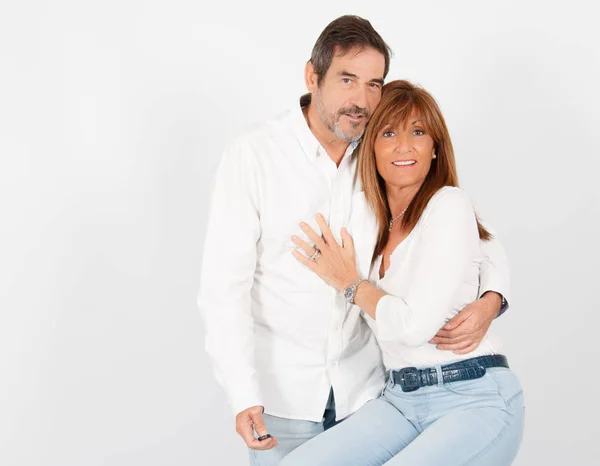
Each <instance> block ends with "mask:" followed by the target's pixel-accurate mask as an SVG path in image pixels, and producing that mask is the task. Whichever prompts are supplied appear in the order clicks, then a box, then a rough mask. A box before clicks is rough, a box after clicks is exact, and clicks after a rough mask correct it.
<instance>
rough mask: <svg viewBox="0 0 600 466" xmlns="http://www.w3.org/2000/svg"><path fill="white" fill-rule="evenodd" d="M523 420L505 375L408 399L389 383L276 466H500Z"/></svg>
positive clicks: (493, 371)
mask: <svg viewBox="0 0 600 466" xmlns="http://www.w3.org/2000/svg"><path fill="white" fill-rule="evenodd" d="M439 367H440V366H437V367H436V369H437V368H439ZM439 373H440V376H439V377H438V380H440V381H441V379H442V378H441V369H439ZM523 418H524V406H523V392H522V389H521V385H520V384H519V381H518V379H517V377H516V376H515V375H514V373H513V372H512V371H511V370H510V369H506V368H500V367H494V368H490V369H488V370H487V373H486V375H484V376H483V377H482V378H480V379H475V380H466V381H462V382H452V383H448V384H441V383H439V384H438V385H436V386H429V387H424V388H420V389H419V390H416V391H414V392H403V391H402V388H401V387H400V386H399V385H395V384H394V382H393V381H392V380H391V379H390V380H389V381H388V384H387V386H386V388H385V391H384V393H383V395H382V396H381V397H379V398H378V399H376V400H372V401H369V402H368V403H367V404H366V405H365V406H363V407H362V408H361V409H360V410H358V411H357V412H356V413H354V414H353V415H352V416H350V417H349V418H348V419H346V420H345V421H344V422H343V423H341V424H340V425H338V426H336V427H335V428H333V429H330V430H328V431H327V432H325V433H324V434H322V435H319V436H318V437H315V438H314V439H313V440H311V441H310V442H307V443H305V444H304V445H302V446H300V447H299V448H297V449H295V450H294V451H293V452H292V453H291V454H290V455H289V456H288V457H287V458H285V459H284V460H283V461H282V463H281V466H284V465H285V466H337V465H339V466H366V465H370V466H377V465H382V464H384V463H385V465H386V466H392V465H393V466H440V465H443V466H464V465H469V466H507V465H510V464H511V463H512V461H513V460H514V458H515V456H516V454H517V450H518V448H519V445H520V443H521V437H522V435H523Z"/></svg>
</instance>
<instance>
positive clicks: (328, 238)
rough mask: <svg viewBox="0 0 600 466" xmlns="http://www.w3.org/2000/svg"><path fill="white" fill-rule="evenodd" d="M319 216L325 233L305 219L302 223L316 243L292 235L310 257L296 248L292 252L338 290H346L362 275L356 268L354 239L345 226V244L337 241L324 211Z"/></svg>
mask: <svg viewBox="0 0 600 466" xmlns="http://www.w3.org/2000/svg"><path fill="white" fill-rule="evenodd" d="M316 219H317V224H318V225H319V228H320V229H321V232H322V233H323V236H319V235H318V234H317V233H315V231H314V230H313V229H312V228H311V227H310V225H308V224H306V223H304V222H302V223H301V224H300V228H301V229H302V231H304V233H306V235H307V236H308V237H309V238H310V240H311V241H312V242H313V243H314V246H311V245H310V244H308V243H306V242H305V241H303V240H302V239H300V238H298V237H297V236H295V235H294V236H292V241H293V242H294V243H295V244H296V245H297V246H298V247H299V248H300V249H302V250H303V251H304V252H305V253H306V254H307V255H308V256H309V257H306V256H304V255H303V254H301V253H300V252H299V251H298V250H293V251H292V254H293V255H294V257H295V258H296V259H298V260H299V261H300V262H302V263H303V264H304V265H306V266H307V267H308V268H310V269H311V270H312V271H313V272H315V273H316V274H317V275H318V276H319V277H321V278H322V279H323V280H325V282H326V283H327V284H328V285H331V286H332V287H334V288H335V289H336V290H338V291H344V290H345V289H346V288H348V287H349V286H350V285H352V283H354V282H355V281H356V280H357V279H358V278H359V277H360V275H359V273H358V270H357V267H356V256H355V253H354V242H353V241H352V237H351V236H350V234H349V233H348V231H347V230H346V229H345V228H342V244H341V245H340V244H338V242H337V241H336V240H335V238H334V237H333V234H332V233H331V230H330V228H329V225H327V222H326V221H325V218H324V217H323V216H322V215H321V214H317V215H316ZM317 251H318V252H317Z"/></svg>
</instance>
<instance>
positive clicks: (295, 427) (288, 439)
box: [249, 390, 338, 466]
mask: <svg viewBox="0 0 600 466" xmlns="http://www.w3.org/2000/svg"><path fill="white" fill-rule="evenodd" d="M263 417H264V419H265V424H266V425H267V429H268V430H269V433H270V434H271V435H272V436H273V437H276V438H277V442H278V445H277V446H276V447H275V448H272V449H270V450H249V454H250V465H251V466H276V465H278V464H279V462H280V461H281V460H282V459H283V458H284V457H285V455H287V454H288V453H290V452H291V451H292V450H294V449H295V448H297V447H299V446H300V445H302V444H303V443H304V442H306V441H308V440H310V439H311V438H313V437H315V436H316V435H318V434H321V433H323V432H325V431H326V430H327V429H330V428H331V427H333V426H335V425H336V424H338V422H336V420H335V400H334V397H333V390H332V391H331V392H330V394H329V400H328V401H327V406H326V408H325V411H324V413H323V420H322V421H321V422H311V421H300V420H297V419H285V418H281V417H276V416H270V415H268V414H265V415H263Z"/></svg>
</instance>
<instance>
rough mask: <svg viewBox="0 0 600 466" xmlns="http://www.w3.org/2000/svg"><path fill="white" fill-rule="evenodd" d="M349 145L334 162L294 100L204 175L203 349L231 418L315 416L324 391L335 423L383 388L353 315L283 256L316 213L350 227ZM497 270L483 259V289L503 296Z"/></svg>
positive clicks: (363, 251) (367, 246)
mask: <svg viewBox="0 0 600 466" xmlns="http://www.w3.org/2000/svg"><path fill="white" fill-rule="evenodd" d="M353 149H354V147H353V146H350V147H349V148H348V150H347V151H346V154H345V156H344V158H343V159H342V161H341V163H340V165H339V167H336V165H335V163H334V162H333V161H332V160H331V159H330V158H329V157H328V155H327V153H326V152H325V151H324V150H323V148H322V147H321V146H320V144H319V142H318V141H317V139H316V138H315V137H314V135H313V134H312V133H311V131H310V129H309V128H308V125H307V123H306V121H305V119H304V116H303V114H302V111H301V109H300V108H299V106H298V107H296V108H295V109H294V110H293V111H291V112H288V113H286V114H284V115H282V116H281V117H279V118H275V119H273V120H271V121H268V122H266V123H264V124H261V125H259V126H257V127H255V128H252V129H250V130H249V131H247V132H245V133H244V134H242V135H241V136H240V137H238V138H237V139H235V140H234V141H233V143H232V144H230V145H229V147H228V148H227V149H226V150H225V153H224V155H223V159H222V161H221V164H220V166H219V168H218V170H217V173H216V176H215V181H214V190H213V193H212V200H211V209H210V214H209V219H208V228H207V235H206V242H205V248H204V256H203V267H202V276H201V289H200V295H199V305H200V308H201V312H202V316H203V319H204V324H205V330H206V349H207V352H208V353H209V355H210V356H211V357H212V359H213V362H214V367H215V373H216V376H217V379H218V381H219V382H220V383H221V384H222V385H223V387H224V388H225V390H226V392H227V395H228V399H229V401H230V404H231V406H232V408H233V412H234V413H238V412H240V411H242V410H244V409H246V408H249V407H251V406H255V405H263V406H264V407H265V412H266V413H268V414H271V415H274V416H279V417H284V418H289V419H302V420H310V421H315V422H320V421H321V420H322V418H323V411H324V409H325V405H326V403H327V398H328V395H329V391H330V389H331V387H333V390H334V394H335V402H336V414H337V418H338V419H342V418H344V417H346V416H348V415H349V414H351V413H353V412H354V411H356V410H357V409H358V408H360V407H361V406H362V405H363V404H364V403H365V402H366V401H368V400H369V399H372V398H375V397H376V396H377V395H378V394H379V392H380V391H381V389H382V387H383V384H384V376H385V374H384V368H383V364H382V360H381V352H380V350H379V346H378V345H377V342H376V339H375V337H374V335H373V332H371V330H370V328H369V326H368V324H367V323H366V321H365V319H363V318H362V317H361V311H360V310H359V309H358V308H356V306H350V305H347V304H346V303H345V301H344V299H343V297H342V296H340V295H339V294H338V293H336V292H335V290H334V289H332V288H331V287H329V286H328V285H326V284H325V282H323V281H322V280H321V279H320V278H319V277H318V276H317V275H315V274H314V273H313V272H312V271H310V270H308V269H307V268H305V267H304V266H303V265H302V264H300V263H299V262H298V261H297V260H296V259H295V258H294V257H293V256H292V254H291V253H290V251H291V250H292V249H293V248H294V247H295V245H294V243H293V242H292V241H291V238H290V237H291V236H292V235H293V234H296V235H299V236H302V232H301V230H300V228H299V223H300V222H301V221H305V222H307V223H309V224H310V225H311V226H312V227H313V228H314V229H315V230H316V231H318V227H317V225H316V222H315V220H314V215H315V213H317V212H320V213H322V214H323V215H324V216H325V218H326V219H328V221H329V224H330V226H331V228H332V231H333V232H334V234H335V235H337V237H338V240H339V232H340V229H341V228H342V226H347V227H348V229H349V231H350V232H351V233H352V228H353V226H352V225H353V223H356V220H355V221H354V222H351V220H350V216H351V214H352V210H353V203H354V201H355V200H358V202H359V203H360V202H361V201H363V203H364V196H363V195H362V193H361V192H360V187H359V186H358V183H357V182H356V177H355V172H356V154H353ZM359 211H361V209H359ZM354 218H355V219H356V218H357V217H356V216H354ZM359 225H361V228H357V236H356V237H355V238H354V241H355V246H356V248H357V255H358V256H359V257H358V258H357V262H358V265H359V269H360V272H361V273H362V274H363V276H367V275H368V273H369V270H370V262H371V256H372V253H373V249H374V245H375V239H376V232H373V231H372V230H369V229H368V228H364V225H362V224H360V223H359ZM495 265H496V260H495V259H493V260H492V262H491V263H490V265H489V266H488V267H487V270H486V272H485V273H482V280H483V279H484V278H485V277H489V279H488V281H489V283H492V284H493V285H494V288H484V289H485V290H489V289H493V290H495V291H498V292H500V293H503V294H504V293H505V292H506V291H505V289H504V288H502V287H499V288H497V287H495V286H496V285H501V286H502V283H503V281H505V278H504V277H502V278H498V272H499V271H498V270H495V269H494V267H495ZM500 273H501V274H504V273H505V271H504V270H501V271H500ZM506 275H507V274H506ZM485 286H487V285H485Z"/></svg>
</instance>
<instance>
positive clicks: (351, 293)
mask: <svg viewBox="0 0 600 466" xmlns="http://www.w3.org/2000/svg"><path fill="white" fill-rule="evenodd" d="M362 282H366V280H365V279H364V278H359V279H358V280H356V281H355V282H354V283H352V285H350V286H349V287H348V288H346V289H345V290H344V299H346V301H348V302H349V303H350V304H354V297H355V296H356V289H357V288H358V285H360V284H361V283H362Z"/></svg>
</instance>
